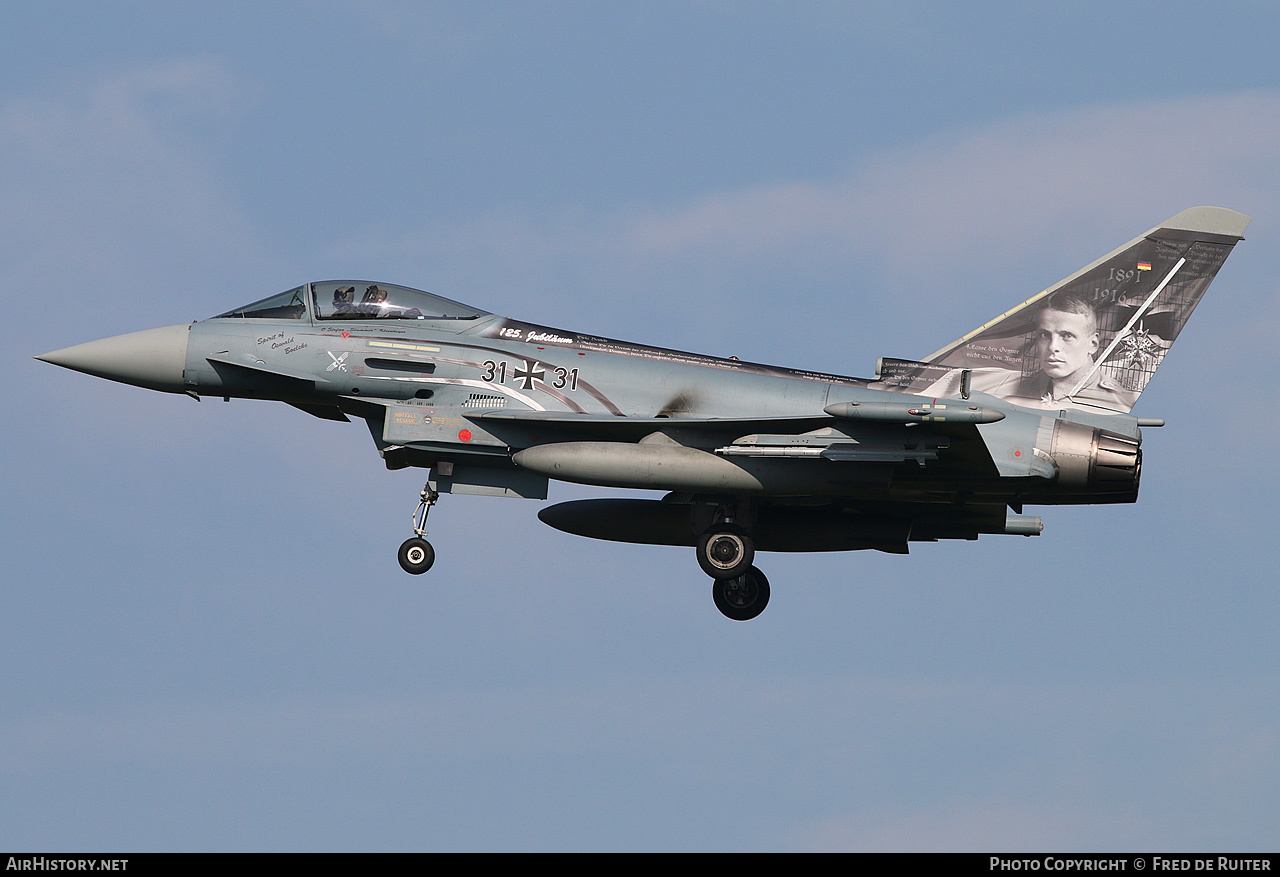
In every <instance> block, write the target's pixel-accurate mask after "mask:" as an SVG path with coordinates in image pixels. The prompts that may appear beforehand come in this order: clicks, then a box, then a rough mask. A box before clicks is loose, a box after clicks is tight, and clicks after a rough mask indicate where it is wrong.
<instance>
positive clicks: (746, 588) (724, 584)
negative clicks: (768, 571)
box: [711, 566, 769, 621]
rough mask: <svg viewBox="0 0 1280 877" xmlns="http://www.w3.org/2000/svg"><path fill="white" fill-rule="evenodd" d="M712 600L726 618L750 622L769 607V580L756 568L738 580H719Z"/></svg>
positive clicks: (714, 588) (712, 591) (713, 585)
mask: <svg viewBox="0 0 1280 877" xmlns="http://www.w3.org/2000/svg"><path fill="white" fill-rule="evenodd" d="M711 598H712V599H713V600H715V604H716V608H717V609H719V610H720V612H721V614H722V615H724V616H725V617H726V618H731V619H733V620H734V621H750V620H751V619H753V618H755V617H756V616H757V615H759V614H760V613H761V612H763V611H764V607H766V606H768V605H769V579H768V578H766V577H765V574H764V573H762V572H760V570H758V569H756V568H755V567H754V566H753V567H751V569H749V570H747V572H746V574H745V575H742V576H739V577H738V578H736V579H717V580H716V581H714V582H712V584H711Z"/></svg>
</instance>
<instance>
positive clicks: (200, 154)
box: [0, 57, 255, 319]
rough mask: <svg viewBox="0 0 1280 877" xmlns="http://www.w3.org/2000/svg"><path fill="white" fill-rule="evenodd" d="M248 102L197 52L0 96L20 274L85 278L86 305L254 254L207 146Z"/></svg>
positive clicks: (158, 288)
mask: <svg viewBox="0 0 1280 877" xmlns="http://www.w3.org/2000/svg"><path fill="white" fill-rule="evenodd" d="M248 99H249V96H248V90H247V89H246V88H245V87H244V86H243V85H242V84H241V83H240V82H239V80H238V79H237V77H236V76H235V75H233V74H232V73H231V71H230V70H229V69H228V68H227V66H226V65H225V64H224V63H222V62H221V61H220V60H218V59H217V58H212V57H196V58H185V59H176V60H171V61H165V62H160V63H156V64H151V65H144V66H139V67H135V68H132V69H129V70H125V71H123V72H116V73H111V74H107V75H102V76H99V77H97V78H96V79H92V80H77V81H74V82H71V83H63V84H61V85H58V86H54V87H49V88H47V89H45V90H44V91H42V92H39V93H36V94H28V95H26V96H22V97H15V98H12V99H10V100H8V101H6V102H5V103H3V105H0V150H3V151H4V153H5V154H6V156H7V160H6V162H5V163H4V166H3V168H0V194H2V195H3V197H4V199H5V202H6V211H5V214H4V216H3V218H0V253H2V254H3V257H4V259H5V263H6V267H7V273H8V275H9V277H10V278H11V282H13V281H16V282H20V283H22V284H23V285H24V286H27V287H30V286H34V285H37V284H39V285H40V286H47V285H48V284H49V283H50V282H56V283H58V284H60V285H70V284H76V285H81V284H83V285H86V286H87V288H89V289H93V290H95V291H96V292H95V293H90V294H88V295H85V296H83V297H84V298H86V299H88V300H89V301H90V302H93V301H95V300H101V299H107V300H116V299H117V296H118V295H119V293H120V291H121V290H127V291H128V293H129V294H130V295H131V296H135V297H136V298H135V299H134V300H135V301H137V302H138V303H139V304H142V305H144V306H145V305H146V304H148V303H149V300H154V299H155V298H159V297H163V296H171V295H172V290H173V288H174V287H173V284H174V283H175V282H177V280H178V278H190V276H191V274H192V272H193V271H195V272H199V271H202V270H204V269H209V268H211V267H212V266H214V265H216V264H218V262H220V261H225V255H226V253H227V252H228V251H229V250H239V251H240V252H242V253H244V254H245V256H246V259H247V256H248V253H250V252H254V250H255V245H254V243H253V241H254V236H253V235H252V234H251V233H250V232H249V230H248V227H247V224H246V223H245V221H244V219H243V218H242V215H241V212H240V209H239V206H238V205H237V203H236V201H235V198H234V197H233V196H232V195H231V191H230V187H229V186H228V185H227V184H226V183H225V181H224V180H223V179H222V178H221V176H220V174H219V171H218V168H217V166H216V162H215V161H214V159H213V158H212V154H213V147H214V146H216V144H218V143H220V142H222V141H223V138H225V137H226V134H225V130H226V128H227V127H228V125H229V124H230V122H231V120H232V119H233V118H234V116H235V114H236V112H237V107H238V106H239V105H240V104H241V103H242V102H243V101H245V100H248ZM140 265H141V266H146V271H147V276H146V277H139V274H138V271H139V266H140ZM134 318H135V319H136V314H134Z"/></svg>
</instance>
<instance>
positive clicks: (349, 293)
mask: <svg viewBox="0 0 1280 877" xmlns="http://www.w3.org/2000/svg"><path fill="white" fill-rule="evenodd" d="M355 300H356V288H355V287H354V286H339V287H338V288H337V289H335V290H334V291H333V316H335V317H348V316H350V315H352V314H354V313H355V312H356V306H355Z"/></svg>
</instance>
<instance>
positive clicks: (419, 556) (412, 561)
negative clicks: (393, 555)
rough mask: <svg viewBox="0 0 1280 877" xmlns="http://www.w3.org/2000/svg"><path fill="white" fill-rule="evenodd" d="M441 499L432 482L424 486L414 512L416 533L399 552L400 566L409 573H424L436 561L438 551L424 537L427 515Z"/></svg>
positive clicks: (402, 545) (405, 541)
mask: <svg viewBox="0 0 1280 877" xmlns="http://www.w3.org/2000/svg"><path fill="white" fill-rule="evenodd" d="M439 499H440V494H439V493H437V492H436V491H434V490H432V489H431V485H430V484H427V486H425V487H423V488H422V494H421V498H420V499H419V500H418V508H417V510H416V511H414V513H413V532H414V533H415V534H416V535H415V536H414V537H413V538H411V539H406V540H404V542H403V543H402V544H401V545H400V551H399V552H398V554H397V559H398V560H399V561H400V568H401V569H403V570H404V571H405V572H407V573H413V574H414V575H416V576H417V575H422V574H423V573H424V572H426V571H427V570H429V569H431V565H432V564H433V563H435V562H436V551H435V549H434V548H432V547H431V543H430V542H428V541H427V540H426V539H425V538H424V537H425V536H426V535H427V515H428V514H429V513H430V512H431V507H432V506H434V505H435V504H436V502H438V501H439Z"/></svg>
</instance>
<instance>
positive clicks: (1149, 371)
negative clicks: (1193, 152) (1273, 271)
mask: <svg viewBox="0 0 1280 877" xmlns="http://www.w3.org/2000/svg"><path fill="white" fill-rule="evenodd" d="M1248 224H1249V217H1248V216H1245V215H1244V214H1242V213H1236V212H1235V211H1233V210H1226V209H1224V208H1221V207H1192V208H1191V209H1189V210H1184V211H1182V212H1181V213H1179V214H1178V215H1177V216H1174V217H1172V218H1171V219H1169V220H1168V221H1166V222H1164V223H1162V224H1161V225H1158V226H1156V227H1155V228H1153V229H1151V230H1150V231H1149V232H1147V233H1146V234H1144V235H1142V236H1141V237H1138V238H1135V239H1133V240H1132V241H1130V242H1129V243H1127V244H1125V245H1124V246H1122V247H1120V248H1119V249H1117V250H1115V251H1113V252H1111V253H1108V254H1107V255H1105V256H1103V257H1102V258H1101V259H1099V260H1098V261H1096V262H1094V263H1093V264H1092V265H1089V266H1087V267H1085V268H1082V269H1080V270H1079V271H1077V272H1076V273H1075V274H1072V275H1071V276H1070V277H1067V278H1066V279H1065V280H1062V281H1060V282H1058V283H1056V284H1054V285H1053V286H1051V287H1049V288H1048V289H1046V290H1044V291H1043V292H1041V293H1039V294H1038V295H1035V296H1033V297H1032V298H1029V299H1027V300H1026V301H1025V302H1023V303H1022V304H1020V305H1018V306H1017V307H1015V308H1013V309H1011V310H1008V311H1006V312H1005V313H1003V314H1001V315H1000V316H998V317H996V318H995V319H994V320H991V321H990V322H987V323H984V324H983V325H982V326H979V327H978V328H977V329H975V330H974V331H972V332H970V333H969V334H968V335H965V336H964V337H963V338H960V339H958V340H956V341H954V342H952V343H951V344H948V345H947V346H946V347H943V348H942V349H941V350H939V351H937V352H936V353H934V354H933V355H931V356H929V357H928V358H927V359H926V360H925V361H924V363H925V364H927V365H928V366H930V367H929V368H923V367H921V368H918V369H917V370H916V371H917V375H916V377H911V376H910V375H909V372H910V371H911V370H910V368H908V367H907V366H908V364H907V363H895V365H896V368H895V372H896V375H895V377H896V383H897V385H898V387H899V388H901V389H903V390H905V391H907V392H913V393H922V394H925V395H954V394H955V392H958V391H959V387H960V386H961V384H962V383H963V384H965V386H966V388H967V389H969V390H971V391H973V392H984V393H990V394H991V395H994V396H998V397H1000V398H1004V399H1008V400H1009V401H1011V402H1016V403H1018V404H1023V405H1029V406H1032V407H1045V408H1067V407H1078V408H1096V409H1102V410H1105V411H1119V412H1126V413H1127V412H1128V411H1129V410H1130V409H1131V408H1132V407H1133V405H1134V403H1135V402H1136V401H1137V399H1138V396H1139V395H1140V394H1141V393H1142V391H1143V390H1144V389H1146V386H1147V383H1148V382H1149V381H1150V380H1151V376H1152V375H1153V374H1155V371H1156V369H1157V368H1158V367H1159V365H1160V363H1161V361H1163V359H1164V357H1165V354H1166V353H1167V352H1168V350H1169V348H1170V347H1171V346H1172V345H1173V342H1174V341H1175V340H1176V339H1177V337H1178V333H1179V332H1181V331H1182V327H1183V326H1184V325H1186V322H1187V320H1188V318H1190V316H1191V312H1192V311H1194V310H1195V307H1196V305H1197V304H1199V303H1200V299H1201V298H1202V297H1203V296H1204V293H1205V290H1206V289H1208V287H1209V283H1210V282H1211V281H1212V280H1213V278H1214V276H1215V275H1216V274H1217V273H1218V269H1220V268H1221V267H1222V264H1223V262H1225V261H1226V259H1227V256H1229V255H1230V254H1231V248H1232V247H1234V246H1235V245H1236V243H1237V242H1238V241H1240V240H1243V239H1244V238H1243V235H1244V230H1245V228H1246V226H1248ZM914 365H917V366H920V365H921V364H919V363H916V364H914ZM925 384H928V386H925ZM952 385H954V387H955V389H952ZM945 390H952V391H951V392H944V391H945ZM930 391H933V392H932V393H931V392H930Z"/></svg>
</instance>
